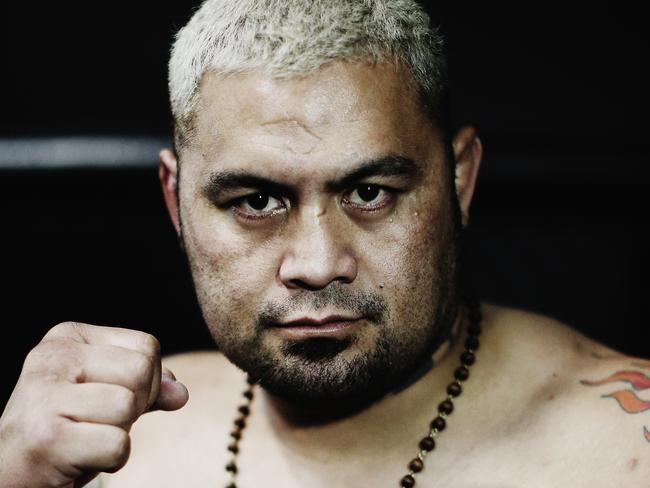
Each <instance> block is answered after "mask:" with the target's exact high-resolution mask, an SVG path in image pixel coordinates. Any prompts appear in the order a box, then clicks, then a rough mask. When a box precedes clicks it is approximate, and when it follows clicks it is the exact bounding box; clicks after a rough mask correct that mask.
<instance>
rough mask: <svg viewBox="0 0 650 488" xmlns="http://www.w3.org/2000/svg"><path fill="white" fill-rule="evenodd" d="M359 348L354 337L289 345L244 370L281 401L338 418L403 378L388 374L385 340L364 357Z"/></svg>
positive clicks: (401, 372)
mask: <svg viewBox="0 0 650 488" xmlns="http://www.w3.org/2000/svg"><path fill="white" fill-rule="evenodd" d="M357 345H358V344H357V342H356V341H355V340H354V339H353V338H346V339H343V340H338V339H329V338H313V339H308V340H303V341H299V342H298V341H297V342H290V343H286V344H285V345H284V346H283V347H282V349H281V351H280V352H279V353H277V354H274V359H272V360H271V359H270V358H269V357H268V356H267V357H266V358H265V359H264V360H261V361H259V362H258V363H257V364H256V365H255V366H254V367H252V368H244V369H245V370H246V371H247V372H248V373H249V376H250V377H251V379H252V380H253V381H255V382H257V383H259V384H260V385H261V386H262V387H263V388H264V389H265V390H266V391H268V392H269V393H271V394H272V395H273V396H275V397H277V398H279V399H281V400H282V401H284V402H286V403H289V404H291V405H294V406H297V407H302V408H304V409H308V410H309V409H311V410H314V409H317V410H319V411H326V412H327V413H329V414H331V415H334V416H336V415H338V414H341V413H346V412H348V411H349V410H351V409H352V410H354V409H357V408H363V407H364V406H367V405H368V404H370V403H372V402H374V401H375V400H377V399H379V398H381V397H382V396H383V395H384V394H385V393H387V392H388V391H390V390H391V389H392V388H393V387H394V386H395V384H396V383H398V382H399V381H400V379H401V377H402V375H404V374H405V372H404V371H393V370H392V369H391V365H393V364H395V362H394V361H393V360H392V359H393V358H392V357H391V351H390V347H389V342H388V341H379V342H378V343H377V344H376V346H375V347H374V349H373V350H372V351H365V352H364V351H361V350H359V349H358V348H357ZM407 374H408V373H407Z"/></svg>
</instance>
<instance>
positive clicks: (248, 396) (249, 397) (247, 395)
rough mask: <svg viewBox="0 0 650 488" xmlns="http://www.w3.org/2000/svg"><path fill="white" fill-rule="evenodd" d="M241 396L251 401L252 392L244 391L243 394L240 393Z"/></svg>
mask: <svg viewBox="0 0 650 488" xmlns="http://www.w3.org/2000/svg"><path fill="white" fill-rule="evenodd" d="M242 395H244V398H247V399H249V400H252V399H253V390H246V391H245V392H244V393H242Z"/></svg>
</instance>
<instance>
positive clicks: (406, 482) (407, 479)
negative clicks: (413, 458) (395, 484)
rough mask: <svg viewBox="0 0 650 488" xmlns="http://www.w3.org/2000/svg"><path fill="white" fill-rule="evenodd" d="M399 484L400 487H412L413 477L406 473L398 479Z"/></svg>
mask: <svg viewBox="0 0 650 488" xmlns="http://www.w3.org/2000/svg"><path fill="white" fill-rule="evenodd" d="M399 485H400V486H401V487H402V488H413V487H414V486H415V478H414V477H413V476H411V475H410V474H407V475H406V476H404V478H402V479H401V480H400V482H399Z"/></svg>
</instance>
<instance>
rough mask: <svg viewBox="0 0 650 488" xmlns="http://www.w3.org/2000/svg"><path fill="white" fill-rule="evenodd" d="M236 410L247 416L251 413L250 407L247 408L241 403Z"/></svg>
mask: <svg viewBox="0 0 650 488" xmlns="http://www.w3.org/2000/svg"><path fill="white" fill-rule="evenodd" d="M238 410H239V412H240V413H241V414H242V415H245V416H248V415H250V413H251V410H250V408H248V406H247V405H242V406H241V407H239V408H238Z"/></svg>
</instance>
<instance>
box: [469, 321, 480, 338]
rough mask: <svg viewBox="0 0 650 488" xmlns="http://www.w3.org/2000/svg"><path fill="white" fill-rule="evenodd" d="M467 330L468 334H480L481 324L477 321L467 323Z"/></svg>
mask: <svg viewBox="0 0 650 488" xmlns="http://www.w3.org/2000/svg"><path fill="white" fill-rule="evenodd" d="M467 332H468V333H469V335H470V336H474V337H476V336H479V335H480V334H481V326H480V325H479V324H478V323H474V324H469V325H468V326H467Z"/></svg>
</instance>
